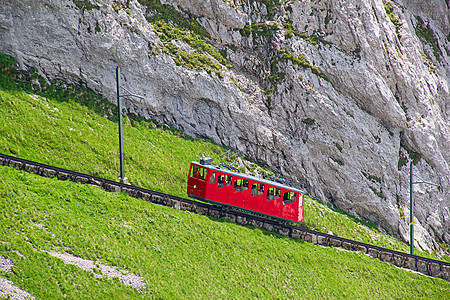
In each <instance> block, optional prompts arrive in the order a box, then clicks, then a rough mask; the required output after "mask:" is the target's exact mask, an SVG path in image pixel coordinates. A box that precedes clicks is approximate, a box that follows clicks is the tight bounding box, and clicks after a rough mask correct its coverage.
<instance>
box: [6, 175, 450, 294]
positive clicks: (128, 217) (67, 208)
mask: <svg viewBox="0 0 450 300" xmlns="http://www.w3.org/2000/svg"><path fill="white" fill-rule="evenodd" d="M0 196H1V197H0V199H1V200H0V216H1V217H0V223H1V226H0V241H1V242H0V255H2V256H4V257H6V258H8V259H10V260H12V261H13V263H14V265H15V267H14V268H13V270H14V272H13V273H5V272H1V271H0V277H5V278H7V279H9V280H11V281H12V282H14V283H15V284H16V285H18V286H20V287H21V288H22V289H24V290H26V291H27V292H29V293H31V294H32V295H34V296H35V297H37V299H63V298H67V299H86V298H92V299H252V298H262V299H444V298H445V295H448V294H449V293H450V283H449V282H446V281H444V280H441V279H434V278H430V277H427V276H423V275H419V274H415V273H412V272H408V271H405V270H401V269H398V268H396V267H394V266H393V265H391V264H388V263H383V262H381V261H379V260H376V259H372V258H370V257H368V256H366V255H364V254H361V253H354V252H348V251H344V250H341V249H338V248H325V247H319V246H314V245H313V244H310V243H307V242H302V241H294V240H290V239H288V238H285V237H282V236H280V235H277V234H273V233H270V232H266V231H263V230H260V229H255V228H252V227H244V226H239V225H236V224H234V223H230V222H227V221H224V220H215V219H211V218H208V217H206V216H202V215H196V214H193V213H189V212H184V211H177V210H174V209H171V208H168V207H161V206H158V205H155V204H151V203H147V202H143V201H142V200H139V199H135V198H131V197H129V196H128V195H126V194H125V193H108V192H105V191H103V190H101V189H99V188H97V187H93V186H89V185H81V184H76V183H73V182H70V181H59V180H57V179H50V178H43V177H39V176H37V175H34V174H29V173H25V172H23V171H18V170H15V169H11V168H9V167H0ZM44 250H46V251H50V250H52V251H56V252H60V253H64V252H68V253H71V254H73V255H76V256H78V257H81V258H84V259H90V260H93V261H98V262H101V263H103V264H107V265H111V266H117V267H119V268H121V269H124V270H127V271H129V272H132V273H133V274H135V275H138V276H142V277H143V279H144V281H145V282H146V283H147V285H146V287H145V288H144V289H143V290H142V292H139V291H137V290H136V289H133V288H131V287H128V286H125V285H124V284H122V283H120V282H119V281H118V280H111V279H107V278H96V277H94V275H93V274H92V273H90V272H87V271H83V270H81V269H80V268H78V267H77V266H73V265H66V264H64V263H63V261H62V260H60V259H58V258H55V257H52V256H50V255H49V254H48V253H46V252H44Z"/></svg>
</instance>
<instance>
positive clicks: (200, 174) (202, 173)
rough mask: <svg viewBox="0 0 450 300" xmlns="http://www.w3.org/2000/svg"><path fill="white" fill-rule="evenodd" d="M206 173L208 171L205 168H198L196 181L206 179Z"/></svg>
mask: <svg viewBox="0 0 450 300" xmlns="http://www.w3.org/2000/svg"><path fill="white" fill-rule="evenodd" d="M207 173H208V169H205V168H200V170H199V172H198V179H200V180H205V179H206V174H207Z"/></svg>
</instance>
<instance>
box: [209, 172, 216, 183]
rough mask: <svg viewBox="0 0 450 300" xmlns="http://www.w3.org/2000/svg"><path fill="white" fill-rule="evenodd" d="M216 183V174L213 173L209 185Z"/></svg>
mask: <svg viewBox="0 0 450 300" xmlns="http://www.w3.org/2000/svg"><path fill="white" fill-rule="evenodd" d="M214 182H216V172H212V174H211V177H210V178H209V183H214Z"/></svg>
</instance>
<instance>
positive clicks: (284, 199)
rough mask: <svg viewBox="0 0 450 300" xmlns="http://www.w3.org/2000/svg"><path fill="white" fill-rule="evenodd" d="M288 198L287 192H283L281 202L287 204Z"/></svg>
mask: <svg viewBox="0 0 450 300" xmlns="http://www.w3.org/2000/svg"><path fill="white" fill-rule="evenodd" d="M290 199H291V198H290V195H289V192H285V193H283V204H289V200H290Z"/></svg>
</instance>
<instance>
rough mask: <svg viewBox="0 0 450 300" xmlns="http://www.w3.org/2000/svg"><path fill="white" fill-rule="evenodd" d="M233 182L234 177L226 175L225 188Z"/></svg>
mask: <svg viewBox="0 0 450 300" xmlns="http://www.w3.org/2000/svg"><path fill="white" fill-rule="evenodd" d="M232 181H233V177H232V176H231V175H226V180H225V186H230V185H231V182H232Z"/></svg>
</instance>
